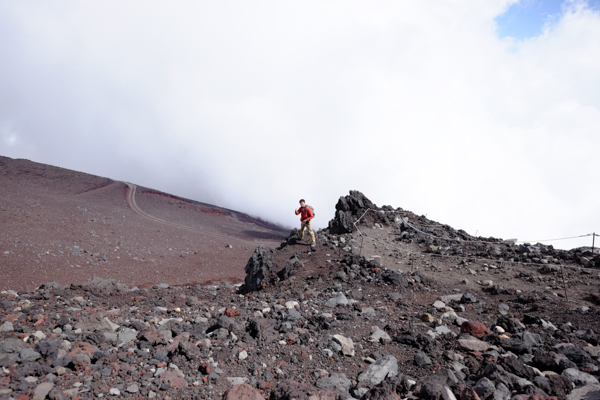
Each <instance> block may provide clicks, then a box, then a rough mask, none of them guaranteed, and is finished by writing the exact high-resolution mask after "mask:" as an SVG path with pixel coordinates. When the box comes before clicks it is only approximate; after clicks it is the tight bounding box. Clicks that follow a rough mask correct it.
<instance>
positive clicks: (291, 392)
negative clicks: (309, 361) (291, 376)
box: [269, 380, 339, 400]
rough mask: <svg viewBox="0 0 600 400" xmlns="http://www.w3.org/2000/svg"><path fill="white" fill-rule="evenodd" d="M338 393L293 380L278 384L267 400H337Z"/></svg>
mask: <svg viewBox="0 0 600 400" xmlns="http://www.w3.org/2000/svg"><path fill="white" fill-rule="evenodd" d="M338 397H339V394H338V392H336V391H334V390H330V389H319V388H317V387H315V386H312V385H309V384H308V383H300V382H296V381H293V380H285V381H281V382H279V384H277V387H276V388H275V390H274V391H273V392H272V393H271V396H270V397H269V400H292V399H296V400H309V399H319V400H337V399H338Z"/></svg>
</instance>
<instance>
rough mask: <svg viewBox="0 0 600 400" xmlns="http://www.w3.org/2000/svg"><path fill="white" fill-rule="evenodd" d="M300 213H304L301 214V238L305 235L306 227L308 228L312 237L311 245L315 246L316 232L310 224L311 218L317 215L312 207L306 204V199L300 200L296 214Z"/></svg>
mask: <svg viewBox="0 0 600 400" xmlns="http://www.w3.org/2000/svg"><path fill="white" fill-rule="evenodd" d="M298 214H302V215H301V216H300V240H302V238H303V237H304V228H306V229H307V230H308V233H309V234H310V238H311V239H312V245H311V246H314V245H315V244H316V241H315V233H314V232H313V230H312V226H310V220H311V219H313V218H314V217H315V215H314V214H313V211H312V209H311V208H310V207H307V206H306V202H305V201H304V199H301V200H300V208H299V209H297V210H296V215H298Z"/></svg>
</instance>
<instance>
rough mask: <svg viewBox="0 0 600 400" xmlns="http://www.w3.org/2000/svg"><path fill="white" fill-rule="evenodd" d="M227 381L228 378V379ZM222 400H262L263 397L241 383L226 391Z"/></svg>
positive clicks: (247, 385)
mask: <svg viewBox="0 0 600 400" xmlns="http://www.w3.org/2000/svg"><path fill="white" fill-rule="evenodd" d="M228 379H229V378H228ZM242 379H246V378H242ZM222 400H264V397H263V396H262V395H261V394H260V392H258V390H256V389H254V388H253V387H252V386H250V385H249V384H247V383H245V382H242V383H241V384H236V385H235V386H232V387H230V388H229V389H227V391H226V392H225V393H223V397H222Z"/></svg>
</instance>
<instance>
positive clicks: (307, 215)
mask: <svg viewBox="0 0 600 400" xmlns="http://www.w3.org/2000/svg"><path fill="white" fill-rule="evenodd" d="M300 213H301V214H302V215H301V216H300V221H301V222H304V221H310V220H311V219H313V218H314V217H315V215H314V214H313V212H312V210H311V209H310V207H309V206H306V207H300V208H299V209H297V210H296V215H298V214H300Z"/></svg>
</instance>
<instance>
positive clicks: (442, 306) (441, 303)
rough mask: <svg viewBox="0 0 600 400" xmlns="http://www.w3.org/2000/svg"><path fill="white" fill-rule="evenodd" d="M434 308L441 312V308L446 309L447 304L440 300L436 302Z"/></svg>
mask: <svg viewBox="0 0 600 400" xmlns="http://www.w3.org/2000/svg"><path fill="white" fill-rule="evenodd" d="M432 306H433V307H434V308H437V309H438V310H439V309H440V308H444V307H446V303H444V302H443V301H440V300H436V301H434V302H433V304H432Z"/></svg>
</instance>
